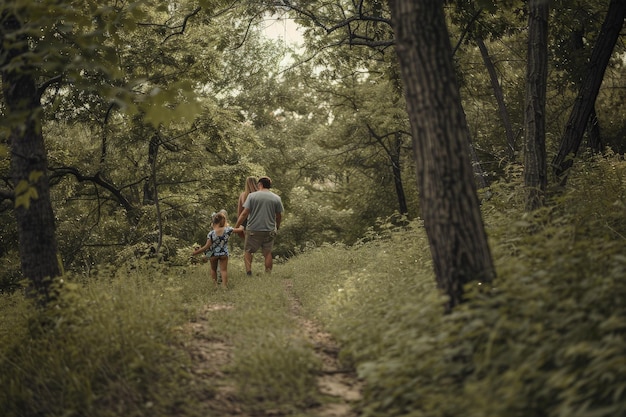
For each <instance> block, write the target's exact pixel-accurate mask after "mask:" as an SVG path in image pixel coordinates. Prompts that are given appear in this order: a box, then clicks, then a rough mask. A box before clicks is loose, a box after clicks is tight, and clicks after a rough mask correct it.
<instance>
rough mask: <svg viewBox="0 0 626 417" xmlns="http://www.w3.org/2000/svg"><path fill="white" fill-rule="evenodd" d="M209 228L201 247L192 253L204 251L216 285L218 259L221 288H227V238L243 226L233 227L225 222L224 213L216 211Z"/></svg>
mask: <svg viewBox="0 0 626 417" xmlns="http://www.w3.org/2000/svg"><path fill="white" fill-rule="evenodd" d="M211 223H212V224H211V226H212V227H213V230H211V231H210V232H209V233H208V235H207V240H206V243H205V244H204V246H203V247H201V248H199V249H196V250H194V251H193V252H192V255H197V254H199V253H202V252H205V253H206V256H207V257H208V258H209V262H210V263H211V278H212V279H213V282H214V283H215V286H217V265H218V261H219V266H220V273H221V276H222V288H228V239H229V238H230V235H231V234H232V233H233V232H239V231H241V230H243V227H241V226H240V227H238V228H237V229H234V228H233V227H231V226H228V225H227V224H226V216H224V213H222V212H218V213H216V214H215V215H214V216H213V218H212V220H211Z"/></svg>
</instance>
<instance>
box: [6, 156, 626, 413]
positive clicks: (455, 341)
mask: <svg viewBox="0 0 626 417" xmlns="http://www.w3.org/2000/svg"><path fill="white" fill-rule="evenodd" d="M625 172H626V168H625V166H624V162H623V161H620V160H619V159H618V158H615V157H609V158H605V159H602V158H598V159H593V160H589V161H586V162H580V163H577V168H576V170H575V171H574V172H572V173H571V175H570V180H569V181H570V182H569V185H568V187H567V191H566V192H563V193H560V194H556V193H555V194H552V195H550V199H549V204H548V205H547V206H546V207H545V208H543V209H541V210H538V211H536V212H533V213H525V212H524V211H523V188H522V187H521V184H520V182H519V180H515V179H513V180H511V181H509V182H501V183H497V184H494V185H493V186H492V187H491V189H490V190H489V191H490V195H491V197H490V199H488V200H485V201H484V202H483V213H484V219H485V227H486V230H487V232H488V235H489V239H490V245H491V249H492V254H493V258H494V261H495V264H496V268H497V279H496V280H495V281H494V282H493V283H491V284H489V285H487V284H483V285H477V284H470V285H468V286H467V288H466V295H467V298H468V300H467V302H466V303H464V304H462V305H460V306H458V307H456V308H455V310H454V311H453V312H452V313H450V314H446V315H444V314H443V311H444V303H445V299H444V297H443V296H442V295H441V294H440V293H439V292H438V290H437V289H436V286H435V279H434V275H433V271H432V267H431V260H430V251H429V247H428V243H427V238H426V235H425V232H424V229H423V227H422V225H421V224H420V222H419V221H414V222H413V223H411V224H408V225H406V226H404V227H403V228H396V227H394V226H391V225H388V227H387V228H385V227H384V226H385V225H384V224H382V225H380V226H381V227H378V228H377V229H376V232H374V231H372V233H371V234H370V236H368V238H367V239H365V240H363V241H362V242H359V243H358V244H356V245H354V246H351V247H346V246H342V245H326V246H323V247H319V248H315V249H312V250H309V251H307V252H305V253H303V254H301V255H298V256H297V257H295V258H293V259H291V260H289V261H288V262H286V263H284V264H280V265H276V266H275V268H274V272H273V273H272V274H271V275H263V274H261V275H256V276H253V277H246V276H245V275H244V274H243V266H242V262H241V259H240V255H237V256H233V260H232V261H231V262H230V264H229V270H230V283H231V286H232V288H231V289H230V290H228V291H221V290H215V289H213V288H212V285H211V283H210V279H209V278H208V266H207V265H206V264H204V265H196V266H189V267H185V268H175V269H163V268H162V267H160V266H158V265H157V264H153V263H147V262H138V263H135V264H133V265H130V266H129V267H128V268H127V269H119V270H116V271H106V270H101V271H99V272H98V274H97V275H96V276H95V278H94V277H90V278H89V279H87V278H84V277H72V276H67V277H64V282H63V283H59V287H58V289H59V298H58V300H57V301H56V302H55V303H54V304H53V305H52V306H51V308H49V309H47V310H45V311H40V310H37V309H36V308H34V307H33V306H31V305H30V304H29V302H28V301H27V300H25V299H23V298H22V296H21V295H20V294H19V293H14V294H4V295H0V297H1V298H0V314H2V317H3V320H2V322H0V386H1V387H2V389H1V390H0V409H2V410H3V412H4V414H3V415H4V416H7V417H14V416H15V417H17V416H19V417H30V416H42V415H46V416H87V415H88V416H94V417H100V416H120V415H124V416H144V415H150V416H156V417H159V416H181V417H185V416H189V417H191V416H200V415H211V414H210V412H209V411H208V410H207V409H206V407H205V405H203V400H206V399H207V398H210V397H211V396H212V395H214V394H215V393H214V389H215V388H214V386H213V382H214V381H211V380H199V379H198V377H197V376H196V375H194V374H193V372H191V369H192V366H193V364H192V363H191V359H190V356H189V354H188V352H187V348H186V345H187V343H188V342H189V338H190V337H191V335H190V332H188V331H186V330H185V326H186V325H187V324H188V323H189V322H190V321H196V320H199V314H200V313H199V312H200V311H202V309H203V308H204V307H206V306H207V305H211V306H214V307H216V308H214V309H213V310H211V312H210V313H207V314H205V316H203V317H202V320H204V321H206V324H207V330H206V333H205V334H203V335H202V337H205V338H207V339H210V340H217V341H222V342H224V343H226V344H228V345H229V346H232V349H233V357H232V361H231V362H230V364H229V365H228V366H227V367H226V368H225V369H223V372H224V373H225V375H226V377H227V378H228V379H229V381H231V382H232V384H233V385H234V386H235V387H236V393H235V394H233V395H235V396H236V400H237V401H238V403H239V404H241V406H242V408H243V409H245V410H247V411H248V412H250V413H251V414H259V413H262V412H271V413H274V414H276V415H294V416H295V415H307V414H306V410H307V409H308V407H310V406H312V405H315V404H317V403H319V402H323V401H326V399H325V398H323V397H320V395H319V394H318V393H317V390H316V387H315V380H314V377H315V375H316V373H318V372H319V369H320V366H321V365H320V363H319V362H318V360H317V359H316V358H315V356H314V354H313V349H312V346H310V345H309V343H310V342H309V341H307V339H306V337H304V336H303V334H302V331H301V329H299V328H298V323H297V320H296V319H295V318H294V315H293V312H292V311H291V308H292V306H291V305H290V303H291V302H292V301H291V300H290V299H289V296H288V293H287V292H286V291H285V288H284V284H285V281H286V280H289V281H291V282H292V288H293V291H294V293H295V294H296V297H297V299H298V300H299V302H301V304H302V312H303V314H305V315H307V316H309V317H311V318H315V319H316V320H318V321H319V322H320V323H322V324H323V325H324V326H325V327H326V329H327V330H329V331H330V332H331V333H332V334H333V335H334V336H335V338H336V339H337V340H338V342H339V343H340V345H341V351H340V359H341V361H342V362H343V364H344V365H345V366H346V367H354V368H355V369H356V370H357V371H358V374H359V375H360V377H361V378H362V379H363V381H364V382H365V391H364V393H363V394H364V396H363V401H362V404H360V405H359V409H360V410H361V411H362V414H363V416H368V417H369V416H371V417H373V416H376V417H378V416H385V417H395V416H398V417H399V416H407V417H408V416H411V417H417V416H429V417H438V416H440V417H447V416H458V415H467V416H476V417H479V416H481V417H482V416H507V417H516V416H520V417H521V416H524V417H525V416H529V415H532V416H546V417H564V416H568V417H569V416H576V417H609V416H611V417H612V416H623V415H626V341H625V335H626V281H625V280H624V277H625V276H626V185H625V184H624V181H625V179H626V173H625ZM255 262H256V264H254V266H256V267H258V266H259V265H258V262H260V258H259V256H258V255H257V259H256V260H255Z"/></svg>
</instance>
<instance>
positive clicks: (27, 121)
mask: <svg viewBox="0 0 626 417" xmlns="http://www.w3.org/2000/svg"><path fill="white" fill-rule="evenodd" d="M1 20H2V24H1V27H0V56H2V57H3V58H4V59H3V60H2V62H1V63H0V72H1V73H2V93H3V96H4V101H5V105H6V107H5V111H4V116H5V117H4V119H5V120H4V121H3V124H4V125H5V126H7V127H10V143H11V177H12V180H13V184H14V185H15V187H16V196H15V202H16V204H15V205H16V207H15V217H16V221H17V231H18V235H19V250H20V261H21V266H22V273H23V274H24V276H25V277H26V278H28V279H29V280H30V284H31V285H30V287H29V290H30V291H29V293H30V295H32V296H41V299H40V302H41V303H42V304H45V303H46V302H47V301H48V299H49V296H50V292H49V289H50V283H51V279H52V278H54V277H57V276H60V275H61V273H62V266H61V260H60V258H59V256H58V250H57V240H56V236H55V225H54V213H53V211H52V204H51V202H50V186H49V182H48V175H47V165H48V163H47V156H46V150H45V146H44V141H43V135H42V132H41V118H42V113H43V111H42V108H41V102H40V98H39V97H40V96H39V92H38V91H37V86H36V83H35V78H34V76H33V75H32V72H31V69H30V68H26V67H25V66H23V65H19V64H18V63H19V61H20V58H21V57H22V56H23V55H25V54H26V53H27V52H28V47H27V45H28V44H27V40H26V39H24V37H23V36H20V35H16V33H18V32H19V30H20V29H21V22H19V21H18V20H17V18H16V17H15V16H13V15H10V14H7V13H6V12H5V13H2V16H1Z"/></svg>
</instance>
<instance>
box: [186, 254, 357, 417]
mask: <svg viewBox="0 0 626 417" xmlns="http://www.w3.org/2000/svg"><path fill="white" fill-rule="evenodd" d="M233 264H234V265H232V266H230V268H229V269H230V271H232V272H231V288H230V289H229V290H227V291H224V290H222V289H212V290H210V291H209V297H208V302H207V303H206V304H205V305H203V306H202V307H201V308H200V310H199V311H198V314H197V316H196V317H195V319H194V320H193V321H192V322H190V323H189V324H188V325H187V328H186V330H187V331H188V332H189V333H190V335H191V336H192V337H191V338H190V342H189V343H188V344H187V346H186V347H187V349H188V351H189V354H190V357H191V360H192V369H191V372H192V374H193V375H194V376H195V377H196V378H197V379H198V381H199V382H198V384H203V385H204V386H205V387H204V389H201V390H199V392H202V393H203V394H202V398H199V399H198V400H199V402H200V403H201V404H202V406H203V408H206V412H207V414H210V415H219V416H240V417H247V416H310V417H317V416H319V417H356V416H357V415H359V413H358V402H359V400H360V399H361V382H360V381H359V380H358V378H357V377H356V374H355V372H354V371H353V370H352V369H344V368H343V367H342V365H341V364H340V362H339V360H338V353H339V348H338V346H337V343H336V342H335V341H334V340H333V338H332V336H331V335H330V334H329V333H328V332H325V331H324V329H323V327H322V326H321V324H320V323H319V322H317V321H316V320H314V319H312V318H310V317H307V316H306V314H305V313H304V309H303V306H302V303H301V301H300V299H299V297H298V294H296V292H295V289H294V285H293V278H291V277H287V276H286V274H285V271H281V266H280V265H279V266H277V267H275V270H274V273H273V274H271V275H266V274H262V275H258V276H253V277H247V276H244V275H243V274H242V273H241V272H239V270H240V268H238V267H237V263H236V262H233ZM206 272H208V271H206ZM206 272H203V268H202V267H200V268H199V269H198V271H197V272H196V273H198V274H203V273H206ZM296 279H297V278H296Z"/></svg>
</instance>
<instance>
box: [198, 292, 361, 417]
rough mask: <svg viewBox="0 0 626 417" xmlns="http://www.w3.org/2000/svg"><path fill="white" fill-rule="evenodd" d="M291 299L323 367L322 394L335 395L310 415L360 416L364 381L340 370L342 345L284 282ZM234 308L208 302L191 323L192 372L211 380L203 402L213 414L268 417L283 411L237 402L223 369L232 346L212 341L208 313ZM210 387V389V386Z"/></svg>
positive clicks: (235, 393)
mask: <svg viewBox="0 0 626 417" xmlns="http://www.w3.org/2000/svg"><path fill="white" fill-rule="evenodd" d="M284 287H285V291H286V294H287V296H288V298H289V301H290V312H291V314H292V315H293V317H294V318H295V319H296V320H297V321H298V323H300V325H299V327H300V329H301V330H302V332H303V337H306V338H307V339H308V340H309V341H310V344H311V346H313V347H314V349H315V354H316V355H317V356H318V357H319V358H320V360H321V362H322V364H323V366H322V369H321V372H320V374H319V375H318V377H317V386H318V390H319V392H320V393H322V394H324V395H327V396H331V397H334V399H335V401H333V402H332V403H329V404H324V405H320V406H318V407H315V408H312V409H309V410H306V415H308V416H311V417H357V416H358V415H359V413H358V410H356V407H357V403H358V401H359V400H360V399H361V388H362V387H361V383H360V381H359V380H358V378H357V377H356V375H355V373H354V372H353V371H352V370H344V369H341V367H340V364H339V361H338V358H337V355H338V353H339V348H338V346H337V344H336V342H335V341H334V340H333V338H332V337H331V335H330V334H329V333H327V332H324V331H323V330H322V328H321V326H320V325H319V324H317V323H315V322H313V321H311V320H309V319H307V318H306V317H304V316H303V314H302V305H301V303H300V300H299V299H298V298H297V296H296V295H295V294H294V292H293V289H292V282H291V280H285V281H284ZM230 308H234V306H232V305H228V304H214V305H207V306H205V307H204V309H203V310H202V311H201V312H200V313H199V315H198V319H197V320H196V322H193V323H190V324H189V331H191V332H192V335H193V339H192V342H191V343H190V344H189V346H188V349H189V352H190V354H191V357H192V360H193V367H192V372H193V374H194V375H196V376H197V377H198V378H199V379H201V380H204V381H210V383H209V384H207V388H206V389H205V395H203V397H204V398H202V402H203V404H204V405H205V406H206V408H207V412H210V413H211V415H219V416H224V417H227V416H231V417H266V416H267V417H269V416H274V417H275V416H280V415H284V414H280V413H277V412H276V411H272V410H267V411H266V412H264V413H262V414H259V413H255V414H254V415H250V414H247V413H246V412H245V411H244V410H243V409H242V408H241V407H240V406H239V405H238V403H237V389H236V386H235V384H234V382H233V381H232V379H231V378H230V377H229V376H228V375H226V374H225V373H224V372H223V369H225V367H226V366H227V365H228V364H229V363H230V361H231V360H232V357H233V347H232V346H230V345H228V344H227V343H225V342H224V341H222V340H212V339H211V338H210V332H209V329H208V326H207V319H206V317H207V315H209V314H213V313H214V312H215V311H218V310H223V309H230ZM209 387H210V388H209Z"/></svg>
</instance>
